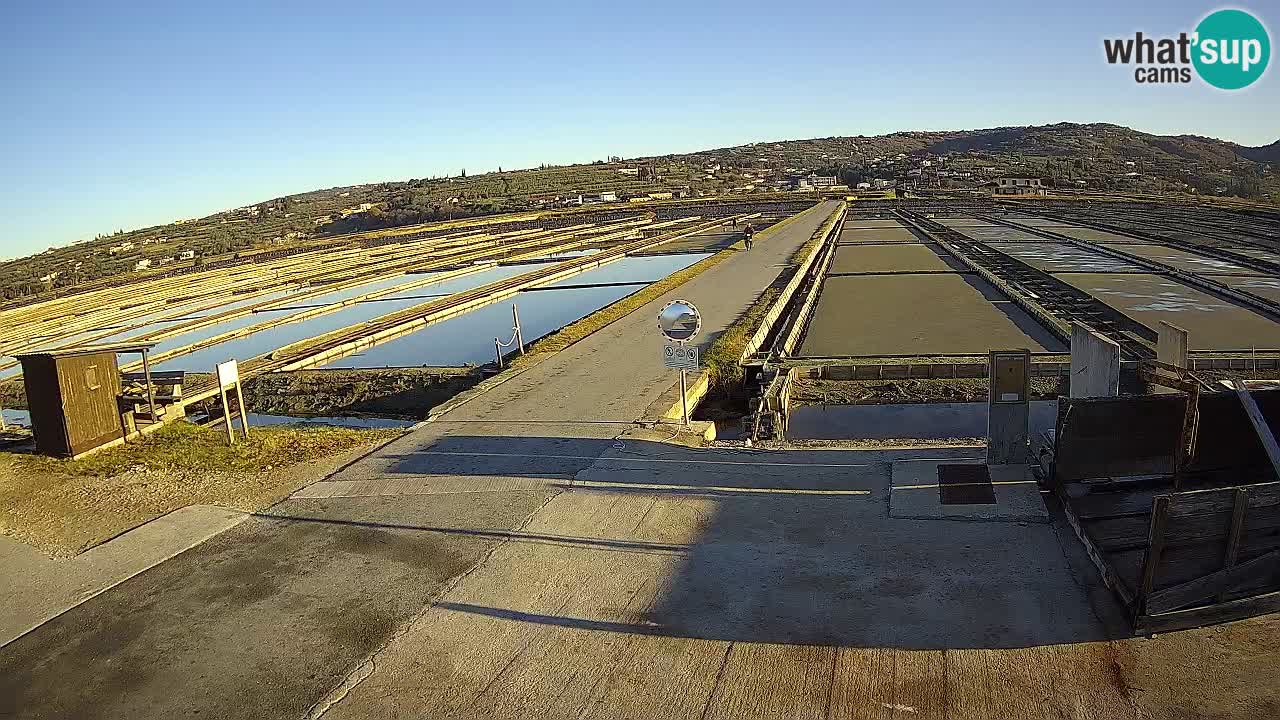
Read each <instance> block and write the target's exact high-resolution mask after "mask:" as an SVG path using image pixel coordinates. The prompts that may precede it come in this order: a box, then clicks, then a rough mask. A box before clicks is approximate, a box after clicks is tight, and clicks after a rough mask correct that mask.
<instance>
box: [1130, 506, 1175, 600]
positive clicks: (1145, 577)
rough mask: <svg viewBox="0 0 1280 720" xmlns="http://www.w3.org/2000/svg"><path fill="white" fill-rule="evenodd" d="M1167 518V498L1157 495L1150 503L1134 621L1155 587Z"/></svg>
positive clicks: (1162, 551)
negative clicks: (1145, 546)
mask: <svg viewBox="0 0 1280 720" xmlns="http://www.w3.org/2000/svg"><path fill="white" fill-rule="evenodd" d="M1168 518H1169V496H1168V495H1157V496H1156V498H1155V500H1153V501H1152V503H1151V526H1150V528H1149V529H1148V530H1147V554H1146V557H1145V558H1144V559H1143V561H1142V586H1141V587H1140V588H1139V589H1138V600H1137V602H1136V603H1135V605H1136V607H1135V608H1134V610H1135V611H1134V618H1133V619H1134V620H1135V621H1136V620H1137V619H1138V616H1139V615H1145V614H1146V612H1147V596H1148V595H1150V594H1151V590H1152V589H1153V588H1154V587H1155V582H1156V570H1157V569H1158V567H1159V565H1160V556H1161V555H1163V554H1164V526H1165V523H1166V521H1167V520H1168Z"/></svg>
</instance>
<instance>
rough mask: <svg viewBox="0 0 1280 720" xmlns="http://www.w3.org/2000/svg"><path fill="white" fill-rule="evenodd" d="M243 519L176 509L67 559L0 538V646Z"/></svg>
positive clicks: (213, 510)
mask: <svg viewBox="0 0 1280 720" xmlns="http://www.w3.org/2000/svg"><path fill="white" fill-rule="evenodd" d="M246 517H248V516H247V515H246V514H245V513H242V512H238V511H235V510H228V509H226V508H220V507H214V506H212V505H192V506H190V507H185V508H182V509H181V510H175V511H174V512H171V513H169V514H168V515H163V516H161V517H158V518H156V519H155V520H152V521H151V522H148V523H146V524H145V525H142V526H140V527H137V528H134V529H133V530H130V531H129V532H127V533H125V534H123V535H121V536H120V537H117V538H115V539H113V540H111V541H110V542H107V543H104V544H102V545H99V546H97V547H95V548H92V549H90V550H87V551H85V552H83V553H80V554H79V555H77V556H75V557H74V558H71V559H68V560H51V559H49V558H48V557H46V556H45V555H44V553H42V552H40V551H39V550H36V549H35V548H33V547H31V546H30V545H27V544H25V543H21V542H18V541H17V540H11V539H9V538H6V537H0V567H2V568H4V572H5V574H6V575H7V576H8V577H9V578H10V580H11V581H10V582H6V583H4V584H0V646H3V645H5V644H6V643H9V642H10V641H12V640H14V639H15V638H17V637H20V636H21V635H22V634H23V633H26V632H28V631H30V630H31V629H33V628H36V627H39V626H40V625H41V624H42V623H44V622H46V621H48V620H49V619H50V618H54V617H57V616H58V615H60V614H62V613H64V612H66V611H67V610H68V609H70V608H73V607H75V606H76V605H79V604H80V603H82V602H84V601H85V600H88V599H89V598H91V597H93V596H95V595H97V594H99V593H101V592H104V591H106V590H109V589H111V588H113V587H115V586H116V585H118V584H120V583H122V582H124V581H125V580H128V579H129V578H131V577H133V576H134V575H137V574H139V573H141V572H145V571H146V570H147V569H149V568H152V567H154V566H156V565H159V564H160V563H162V562H164V561H165V560H168V559H169V558H172V557H174V556H175V555H177V554H179V553H181V552H182V551H184V550H187V549H189V548H192V547H195V546H196V545H199V544H200V543H202V542H204V541H205V540H208V539H209V538H211V537H214V536H215V535H217V534H218V533H221V532H223V531H225V530H227V529H229V528H232V527H235V526H236V525H237V524H239V523H240V522H241V521H243V520H244V519H245V518H246Z"/></svg>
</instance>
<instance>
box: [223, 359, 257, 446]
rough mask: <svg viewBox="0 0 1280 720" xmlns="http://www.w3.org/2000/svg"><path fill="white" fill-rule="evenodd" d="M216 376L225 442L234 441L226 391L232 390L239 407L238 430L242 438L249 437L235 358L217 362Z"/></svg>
mask: <svg viewBox="0 0 1280 720" xmlns="http://www.w3.org/2000/svg"><path fill="white" fill-rule="evenodd" d="M214 372H215V373H216V374H217V376H218V394H219V395H221V396H222V417H223V419H224V420H225V421H226V423H227V444H228V445H234V444H235V443H236V436H235V433H234V432H232V429H231V404H230V402H229V401H228V399H227V391H228V390H234V391H235V397H236V404H237V405H238V406H239V408H240V432H241V433H243V434H244V439H245V440H248V439H249V413H247V412H245V409H244V393H243V392H242V391H241V389H240V368H239V366H238V365H236V361H235V360H228V361H226V362H223V363H218V364H217V366H216V367H215V368H214Z"/></svg>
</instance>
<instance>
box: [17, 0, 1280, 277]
mask: <svg viewBox="0 0 1280 720" xmlns="http://www.w3.org/2000/svg"><path fill="white" fill-rule="evenodd" d="M1267 5H1270V10H1271V12H1270V15H1274V16H1275V17H1268V9H1269V8H1268V7H1266V6H1264V5H1263V4H1262V3H1255V4H1254V5H1253V6H1249V5H1244V6H1242V7H1245V8H1247V9H1251V10H1253V11H1254V12H1255V14H1258V15H1260V16H1261V17H1262V18H1263V20H1264V22H1268V25H1269V27H1271V28H1272V38H1273V41H1274V40H1275V39H1276V32H1275V28H1276V27H1278V26H1280V8H1276V7H1275V6H1274V5H1271V3H1270V2H1268V3H1267ZM1217 7H1218V6H1217V5H1207V4H1201V3H1188V2H1180V1H1174V2H1166V3H1161V4H1160V7H1158V8H1156V7H1153V6H1152V5H1149V4H1143V5H1142V6H1140V7H1134V6H1131V5H1129V4H1128V3H1119V2H1114V1H1110V2H1077V3H1028V2H1013V3H979V4H974V3H955V2H935V3H928V4H925V3H860V2H859V3H853V2H850V3H799V2H770V3H754V2H732V3H719V2H702V1H697V2H690V1H688V0H685V1H684V2H679V3H667V2H628V3H618V2H598V1H597V2H584V3H580V4H564V5H562V4H558V3H554V2H525V3H511V4H505V3H495V2H485V3H473V2H451V3H436V2H406V3H402V4H387V3H379V2H367V3H353V2H343V3H332V2H330V1H329V0H312V1H310V2H305V3H303V2H299V3H287V4H284V3H279V4H277V3H261V4H258V3H244V4H240V3H236V2H211V3H183V2H166V3H162V4H155V5H152V6H147V5H146V4H144V3H101V2H85V3H79V4H62V3H41V2H26V3H19V4H16V5H13V6H11V7H10V8H9V9H8V10H7V12H6V17H5V21H6V22H5V26H4V27H0V91H2V92H3V96H2V97H3V98H4V108H5V110H4V112H3V113H0V138H2V139H0V157H3V158H4V161H3V182H4V185H5V187H4V188H3V192H2V193H0V212H3V214H4V217H5V219H6V220H7V222H6V223H5V225H4V229H3V231H0V233H2V234H0V257H4V256H9V257H12V256H17V255H24V254H27V253H29V252H32V251H37V250H40V249H43V248H45V247H48V246H50V245H61V244H65V243H67V242H71V241H74V240H78V239H82V238H85V237H91V236H93V235H94V234H95V233H98V232H111V231H114V230H116V229H120V228H123V229H132V228H136V227H142V226H146V225H152V224H156V223H162V222H168V221H171V220H174V219H177V218H183V217H194V216H201V215H207V214H209V213H212V212H216V211H218V210H221V209H225V208H229V207H235V206H238V205H243V204H246V203H251V202H255V201H259V200H264V199H267V198H270V197H275V196H279V195H284V194H289V193H296V192H303V191H307V190H313V189H317V188H325V187H332V186H336V185H349V184H355V183H361V182H369V181H379V180H395V179H407V178H412V177H427V176H431V175H441V174H455V173H457V172H458V170H459V169H460V168H463V167H465V168H467V169H468V171H469V172H479V171H484V170H492V169H495V168H496V167H497V166H499V165H501V166H503V167H504V168H519V167H529V166H534V165H537V164H538V163H541V162H555V163H569V162H580V161H589V160H593V159H597V158H603V157H604V156H606V155H610V154H614V155H623V156H634V155H644V154H656V153H665V152H678V151H689V150H697V149H703V148H711V147H722V146H726V145H735V144H740V143H745V142H752V141H758V140H773V139H796V138H806V137H817V136H828V135H856V134H879V133H885V132H892V131H895V130H907V129H953V128H975V127H990V126H997V125H1015V124H1018V125H1020V124H1039V123H1050V122H1058V121H1076V122H1113V123H1119V124H1123V125H1130V126H1133V127H1136V128H1138V129H1141V130H1146V131H1150V132H1157V133H1196V134H1202V135H1209V136H1214V137H1220V138H1224V139H1228V140H1234V141H1237V142H1240V143H1245V144H1251V145H1260V144H1266V143H1270V142H1272V141H1274V140H1276V139H1277V138H1278V137H1280V122H1277V118H1280V79H1278V78H1277V72H1280V71H1277V69H1276V68H1271V69H1270V70H1269V71H1268V73H1267V75H1266V76H1265V77H1264V78H1263V79H1262V80H1261V81H1260V82H1259V83H1257V84H1255V85H1254V86H1253V87H1251V88H1249V89H1248V90H1246V91H1242V92H1238V93H1233V94H1227V93H1223V92H1218V91H1215V90H1212V89H1209V88H1207V87H1205V86H1204V85H1202V84H1200V83H1198V82H1197V83H1195V84H1193V85H1191V86H1163V87H1161V86H1154V87H1152V86H1148V87H1140V86H1138V85H1136V84H1135V83H1134V82H1133V80H1132V74H1131V70H1125V69H1123V68H1117V67H1109V66H1107V65H1106V64H1105V63H1104V62H1103V60H1102V38H1103V37H1104V36H1115V37H1120V36H1123V35H1125V34H1132V33H1133V32H1134V31H1135V30H1143V31H1144V32H1147V33H1149V34H1154V33H1166V34H1173V33H1176V32H1178V31H1181V30H1191V29H1192V28H1193V27H1194V24H1195V23H1196V22H1197V21H1198V20H1199V18H1200V17H1202V16H1203V15H1205V14H1206V13H1207V12H1209V11H1210V10H1213V9H1216V8H1217ZM1272 64H1273V65H1274V64H1275V62H1274V61H1273V63H1272Z"/></svg>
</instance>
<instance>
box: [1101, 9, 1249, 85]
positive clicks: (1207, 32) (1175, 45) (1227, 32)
mask: <svg viewBox="0 0 1280 720" xmlns="http://www.w3.org/2000/svg"><path fill="white" fill-rule="evenodd" d="M1102 46H1103V50H1104V52H1105V53H1106V58H1107V62H1108V63H1109V64H1111V65H1135V66H1136V67H1135V68H1134V71H1133V79H1134V81H1135V82H1138V83H1141V84H1166V83H1190V82H1191V78H1192V70H1193V69H1194V70H1195V74H1196V75H1199V76H1200V79H1201V80H1203V81H1204V82H1206V83H1208V84H1210V85H1212V86H1213V87H1216V88H1219V89H1221V90H1239V89H1241V88H1245V87H1248V86H1250V85H1252V84H1253V83H1255V82H1257V80H1258V78H1260V77H1262V74H1263V73H1264V72H1266V69H1267V64H1268V62H1269V61H1270V60H1271V37H1270V36H1269V35H1268V34H1267V28H1266V27H1265V26H1264V25H1263V24H1262V21H1260V20H1258V18H1256V17H1254V16H1253V15H1251V14H1249V13H1248V12H1245V11H1244V10H1236V9H1225V10H1218V11H1215V12H1212V13H1209V14H1208V15H1207V16H1205V18H1204V19H1203V20H1201V21H1200V24H1199V25H1197V26H1196V29H1195V31H1194V32H1191V33H1185V32H1183V33H1178V36H1177V37H1166V38H1153V37H1148V36H1146V35H1144V34H1143V33H1141V32H1138V33H1135V34H1134V36H1133V37H1131V38H1107V39H1104V40H1103V41H1102Z"/></svg>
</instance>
